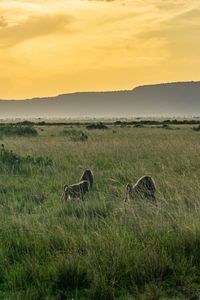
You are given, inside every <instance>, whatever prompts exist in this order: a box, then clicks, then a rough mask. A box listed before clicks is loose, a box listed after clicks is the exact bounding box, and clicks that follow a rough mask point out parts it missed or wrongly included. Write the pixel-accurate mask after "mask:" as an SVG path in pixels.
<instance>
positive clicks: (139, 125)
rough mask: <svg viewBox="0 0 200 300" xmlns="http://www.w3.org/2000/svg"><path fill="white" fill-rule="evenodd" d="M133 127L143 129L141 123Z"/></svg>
mask: <svg viewBox="0 0 200 300" xmlns="http://www.w3.org/2000/svg"><path fill="white" fill-rule="evenodd" d="M134 127H137V128H144V124H142V123H137V124H135V125H134Z"/></svg>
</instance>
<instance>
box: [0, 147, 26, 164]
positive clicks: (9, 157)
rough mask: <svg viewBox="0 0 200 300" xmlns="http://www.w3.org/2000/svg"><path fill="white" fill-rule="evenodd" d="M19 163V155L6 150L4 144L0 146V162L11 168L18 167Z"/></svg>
mask: <svg viewBox="0 0 200 300" xmlns="http://www.w3.org/2000/svg"><path fill="white" fill-rule="evenodd" d="M20 163H21V157H20V156H19V155H17V154H16V153H14V152H13V151H12V150H6V149H5V147H4V144H2V145H1V148H0V164H2V165H5V166H7V167H9V168H12V169H16V168H17V169H18V168H19V165H20Z"/></svg>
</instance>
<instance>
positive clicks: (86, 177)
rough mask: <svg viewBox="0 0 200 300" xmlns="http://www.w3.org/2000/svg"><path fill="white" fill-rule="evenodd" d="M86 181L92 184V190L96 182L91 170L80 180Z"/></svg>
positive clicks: (84, 173) (86, 171) (85, 172)
mask: <svg viewBox="0 0 200 300" xmlns="http://www.w3.org/2000/svg"><path fill="white" fill-rule="evenodd" d="M82 180H86V181H88V182H89V183H90V190H91V189H92V186H93V182H94V175H93V173H92V171H91V170H89V169H88V170H85V171H84V172H83V174H82V176H81V178H80V181H82Z"/></svg>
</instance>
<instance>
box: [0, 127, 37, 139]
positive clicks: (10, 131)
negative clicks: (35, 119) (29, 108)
mask: <svg viewBox="0 0 200 300" xmlns="http://www.w3.org/2000/svg"><path fill="white" fill-rule="evenodd" d="M37 135H38V132H37V130H36V129H35V128H33V127H32V126H30V125H28V126H27V125H26V126H22V125H3V126H1V127H0V136H8V137H9V136H37Z"/></svg>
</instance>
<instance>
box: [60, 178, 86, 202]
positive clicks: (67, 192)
mask: <svg viewBox="0 0 200 300" xmlns="http://www.w3.org/2000/svg"><path fill="white" fill-rule="evenodd" d="M89 191H90V183H89V181H87V180H82V181H80V182H78V183H75V184H72V185H65V186H64V192H63V194H62V199H63V198H64V199H65V200H67V199H70V198H81V199H83V196H84V195H85V194H86V193H87V192H89Z"/></svg>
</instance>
